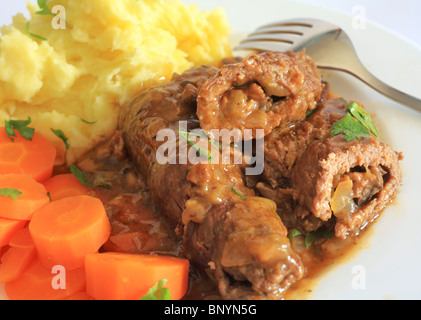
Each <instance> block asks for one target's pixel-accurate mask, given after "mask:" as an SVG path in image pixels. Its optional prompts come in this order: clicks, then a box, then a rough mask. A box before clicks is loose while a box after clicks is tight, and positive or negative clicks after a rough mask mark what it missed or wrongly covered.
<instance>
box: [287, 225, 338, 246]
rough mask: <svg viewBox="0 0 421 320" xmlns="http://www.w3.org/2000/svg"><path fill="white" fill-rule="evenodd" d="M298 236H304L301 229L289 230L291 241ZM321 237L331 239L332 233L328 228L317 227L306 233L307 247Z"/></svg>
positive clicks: (305, 242) (305, 241)
mask: <svg viewBox="0 0 421 320" xmlns="http://www.w3.org/2000/svg"><path fill="white" fill-rule="evenodd" d="M297 236H303V234H302V233H301V231H300V230H298V229H291V230H289V231H288V238H289V240H290V241H292V239H294V238H295V237H297ZM321 237H323V238H325V239H326V240H329V239H330V238H331V237H332V233H331V232H330V231H329V230H326V229H317V230H315V231H313V232H311V233H309V234H306V235H305V236H304V244H305V246H306V248H310V246H311V244H312V243H313V241H314V240H316V239H319V238H321Z"/></svg>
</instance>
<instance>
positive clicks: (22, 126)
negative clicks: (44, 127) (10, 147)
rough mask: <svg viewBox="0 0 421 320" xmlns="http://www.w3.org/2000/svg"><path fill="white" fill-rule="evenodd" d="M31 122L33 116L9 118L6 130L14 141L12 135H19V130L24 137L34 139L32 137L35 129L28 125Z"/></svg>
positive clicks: (6, 122)
mask: <svg viewBox="0 0 421 320" xmlns="http://www.w3.org/2000/svg"><path fill="white" fill-rule="evenodd" d="M30 123H31V117H28V119H27V120H9V121H5V125H4V127H5V130H6V134H7V136H8V137H9V139H10V140H12V141H14V140H13V138H12V137H17V134H16V132H15V130H16V131H17V132H19V133H20V135H21V136H22V137H24V138H25V139H26V140H30V141H31V140H32V137H33V136H34V132H35V129H34V128H29V127H28V125H29V124H30Z"/></svg>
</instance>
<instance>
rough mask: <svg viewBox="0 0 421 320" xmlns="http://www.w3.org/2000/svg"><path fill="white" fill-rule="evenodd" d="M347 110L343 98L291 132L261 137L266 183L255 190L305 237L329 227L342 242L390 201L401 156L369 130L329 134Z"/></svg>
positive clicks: (325, 105) (397, 180) (283, 130)
mask: <svg viewBox="0 0 421 320" xmlns="http://www.w3.org/2000/svg"><path fill="white" fill-rule="evenodd" d="M348 106H349V104H348V103H347V102H346V101H344V100H343V99H339V98H336V99H330V100H327V101H325V102H323V103H320V105H319V106H318V108H317V110H316V111H315V112H314V113H313V114H311V115H310V116H309V117H308V118H307V119H306V120H304V121H301V122H297V123H294V128H292V129H291V128H281V129H279V128H277V129H275V130H274V131H273V132H272V133H271V134H270V135H269V136H267V137H266V139H265V169H264V170H265V171H264V174H263V176H264V180H265V181H264V182H260V183H258V184H257V189H258V190H259V192H260V193H261V194H262V195H263V196H265V197H268V198H270V199H272V200H274V201H275V202H276V204H277V206H278V213H279V215H280V216H281V218H282V221H283V222H284V224H285V225H286V226H287V228H296V229H299V230H300V231H301V232H303V233H306V234H308V233H311V232H313V231H315V230H317V229H319V228H320V227H322V226H323V225H328V226H329V228H331V227H332V226H334V229H335V235H336V236H337V237H338V238H346V237H347V236H348V235H349V234H358V233H359V231H360V230H361V229H362V228H364V226H365V225H367V224H368V223H369V222H370V221H372V220H374V219H375V218H376V217H377V216H378V215H379V214H380V213H381V211H382V210H383V209H384V208H385V207H386V206H387V205H388V204H389V202H390V201H391V200H392V199H393V198H394V197H395V195H396V193H397V190H398V187H399V184H400V181H401V173H400V167H399V160H400V157H401V155H400V154H399V153H397V152H395V151H393V149H392V148H391V147H390V146H388V145H386V144H385V143H382V142H381V141H379V139H378V138H377V137H375V136H374V135H373V134H371V135H369V134H368V132H367V133H366V134H365V136H364V137H361V138H360V139H357V138H355V139H352V140H351V139H348V140H351V141H347V139H346V138H345V135H344V134H343V133H341V134H338V135H334V134H333V130H332V128H333V126H334V125H335V124H336V123H338V122H339V121H340V120H342V119H344V118H345V116H346V115H347V113H348ZM348 115H349V113H348Z"/></svg>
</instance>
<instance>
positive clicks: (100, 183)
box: [70, 164, 111, 189]
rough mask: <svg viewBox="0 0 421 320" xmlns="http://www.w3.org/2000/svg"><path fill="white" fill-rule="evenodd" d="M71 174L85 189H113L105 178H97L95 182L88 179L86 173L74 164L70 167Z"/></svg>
mask: <svg viewBox="0 0 421 320" xmlns="http://www.w3.org/2000/svg"><path fill="white" fill-rule="evenodd" d="M70 172H71V173H72V174H73V175H74V176H75V177H76V179H78V180H79V181H80V183H81V184H83V185H84V186H85V187H87V188H89V189H91V188H96V187H101V188H105V189H111V182H109V181H108V180H107V179H106V178H104V177H101V176H99V177H96V178H95V179H94V181H93V182H92V181H90V180H92V179H88V178H87V176H86V173H85V172H83V171H82V170H80V169H79V168H78V167H76V166H75V165H74V164H71V165H70Z"/></svg>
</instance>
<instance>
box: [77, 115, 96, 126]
mask: <svg viewBox="0 0 421 320" xmlns="http://www.w3.org/2000/svg"><path fill="white" fill-rule="evenodd" d="M79 119H80V121H82V122H85V123H87V124H95V123H97V122H98V120H95V121H88V120H85V119H83V118H81V117H79Z"/></svg>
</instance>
